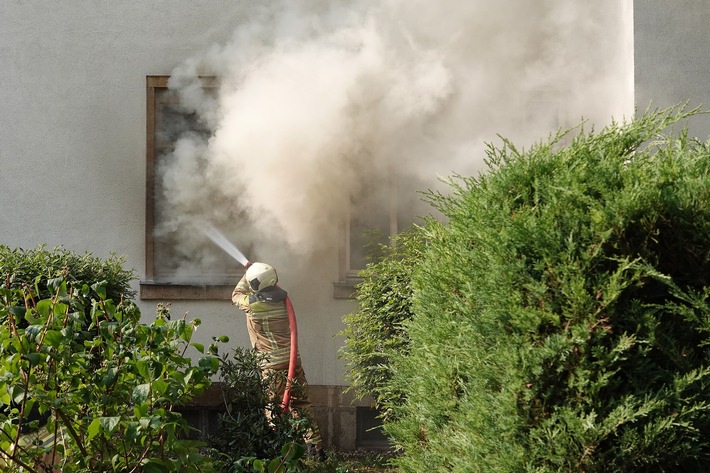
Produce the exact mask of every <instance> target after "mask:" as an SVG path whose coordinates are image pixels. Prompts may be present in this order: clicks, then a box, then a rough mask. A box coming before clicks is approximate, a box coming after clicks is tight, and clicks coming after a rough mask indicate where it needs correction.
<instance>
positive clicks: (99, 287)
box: [91, 281, 106, 299]
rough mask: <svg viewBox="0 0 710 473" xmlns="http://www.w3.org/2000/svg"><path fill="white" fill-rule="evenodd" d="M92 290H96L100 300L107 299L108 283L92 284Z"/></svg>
mask: <svg viewBox="0 0 710 473" xmlns="http://www.w3.org/2000/svg"><path fill="white" fill-rule="evenodd" d="M91 289H93V290H94V292H95V293H96V294H97V295H98V296H99V298H100V299H106V281H100V282H97V283H94V284H92V285H91Z"/></svg>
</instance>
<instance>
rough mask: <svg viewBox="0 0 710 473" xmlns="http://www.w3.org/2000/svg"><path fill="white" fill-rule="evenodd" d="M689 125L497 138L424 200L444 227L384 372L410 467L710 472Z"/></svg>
mask: <svg viewBox="0 0 710 473" xmlns="http://www.w3.org/2000/svg"><path fill="white" fill-rule="evenodd" d="M693 113H694V112H686V111H684V110H683V109H682V108H672V109H669V110H661V111H654V112H648V113H646V114H644V115H642V116H640V117H639V118H637V119H636V120H634V121H631V122H629V123H626V124H618V123H613V124H611V125H610V126H608V127H606V128H604V129H603V130H601V131H600V132H596V131H594V130H592V131H589V132H585V131H584V130H581V131H580V132H579V133H578V134H577V136H575V137H573V138H571V140H570V141H569V143H568V144H563V143H562V140H563V139H564V140H568V139H569V137H568V135H562V134H561V135H559V136H555V137H553V138H551V139H550V140H549V141H548V142H544V143H540V144H537V145H535V146H532V147H531V148H530V149H528V150H519V149H517V148H516V147H515V146H514V145H513V144H512V143H510V142H508V141H505V140H504V141H503V143H502V145H501V146H499V147H494V146H489V148H488V150H487V157H488V165H489V168H490V172H488V173H485V174H483V175H481V176H478V177H463V176H458V177H455V178H452V179H451V181H450V185H451V188H452V191H453V192H452V194H450V195H441V194H434V193H432V194H430V195H429V198H430V200H431V201H432V203H433V204H434V205H435V206H436V207H437V208H438V209H439V210H440V211H441V212H442V213H443V214H444V215H445V216H446V217H447V219H448V222H447V223H446V224H445V225H430V226H427V227H425V235H424V237H425V239H426V241H427V246H426V248H425V249H424V251H423V257H422V258H420V259H419V262H418V263H417V264H416V265H415V268H414V270H413V271H412V272H411V275H412V285H413V290H412V295H413V300H412V307H413V312H412V316H411V320H410V321H409V322H407V323H406V324H405V329H406V337H408V340H409V349H408V350H407V351H406V352H405V353H403V354H402V356H393V357H391V358H390V363H391V366H390V368H389V370H390V372H391V373H393V377H392V378H391V380H390V381H388V384H389V385H390V387H389V388H388V389H390V390H391V391H393V392H403V393H405V395H406V400H407V402H405V403H400V404H396V405H394V409H395V412H394V413H393V414H394V415H393V416H392V420H391V421H389V422H387V423H386V424H385V429H386V431H387V432H388V434H389V435H390V436H391V438H392V439H393V441H394V442H395V443H396V445H397V446H398V447H399V448H400V449H401V450H402V453H403V454H402V455H401V456H400V457H399V459H398V464H399V466H400V468H401V469H402V470H403V471H421V467H422V465H426V466H427V468H428V469H429V470H431V471H466V472H470V471H481V472H494V471H501V472H508V471H530V472H543V471H545V472H547V471H576V472H577V471H584V472H606V471H629V472H631V471H667V472H670V471H678V472H681V471H705V470H707V469H708V468H710V440H708V437H707V435H706V434H707V432H709V431H710V389H708V388H709V387H710V386H709V385H710V350H708V345H709V344H710V299H709V298H710V146H709V144H708V143H703V142H700V141H697V140H693V139H689V138H688V137H687V135H686V133H685V132H684V131H680V132H669V131H668V130H670V129H671V128H669V127H672V126H673V125H674V124H678V123H680V122H682V121H683V120H685V119H687V118H688V117H691V116H692V115H693ZM662 133H667V134H666V135H663V134H662ZM370 277H372V275H371V276H370ZM384 310H386V309H384ZM378 317H379V318H380V319H383V318H385V317H386V316H384V315H379V316H378ZM358 335H359V334H358Z"/></svg>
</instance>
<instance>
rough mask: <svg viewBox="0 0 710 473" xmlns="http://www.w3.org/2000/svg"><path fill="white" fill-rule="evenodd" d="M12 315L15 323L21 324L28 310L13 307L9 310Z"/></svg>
mask: <svg viewBox="0 0 710 473" xmlns="http://www.w3.org/2000/svg"><path fill="white" fill-rule="evenodd" d="M9 310H10V313H11V314H12V316H13V317H15V322H19V321H20V320H23V319H24V318H25V313H26V312H27V309H26V308H24V307H21V306H12V307H10V308H9Z"/></svg>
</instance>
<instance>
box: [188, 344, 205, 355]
mask: <svg viewBox="0 0 710 473" xmlns="http://www.w3.org/2000/svg"><path fill="white" fill-rule="evenodd" d="M190 346H192V347H195V348H196V349H197V351H199V352H200V353H204V352H205V346H204V345H203V344H201V343H191V344H190Z"/></svg>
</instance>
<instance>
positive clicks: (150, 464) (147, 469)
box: [141, 458, 170, 473]
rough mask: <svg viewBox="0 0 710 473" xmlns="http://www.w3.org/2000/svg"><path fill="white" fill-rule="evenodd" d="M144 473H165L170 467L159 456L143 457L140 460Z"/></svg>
mask: <svg viewBox="0 0 710 473" xmlns="http://www.w3.org/2000/svg"><path fill="white" fill-rule="evenodd" d="M141 465H142V466H143V472H144V473H165V472H167V471H170V467H169V465H168V464H167V463H165V461H163V460H161V459H159V458H150V459H145V460H143V461H142V462H141Z"/></svg>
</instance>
